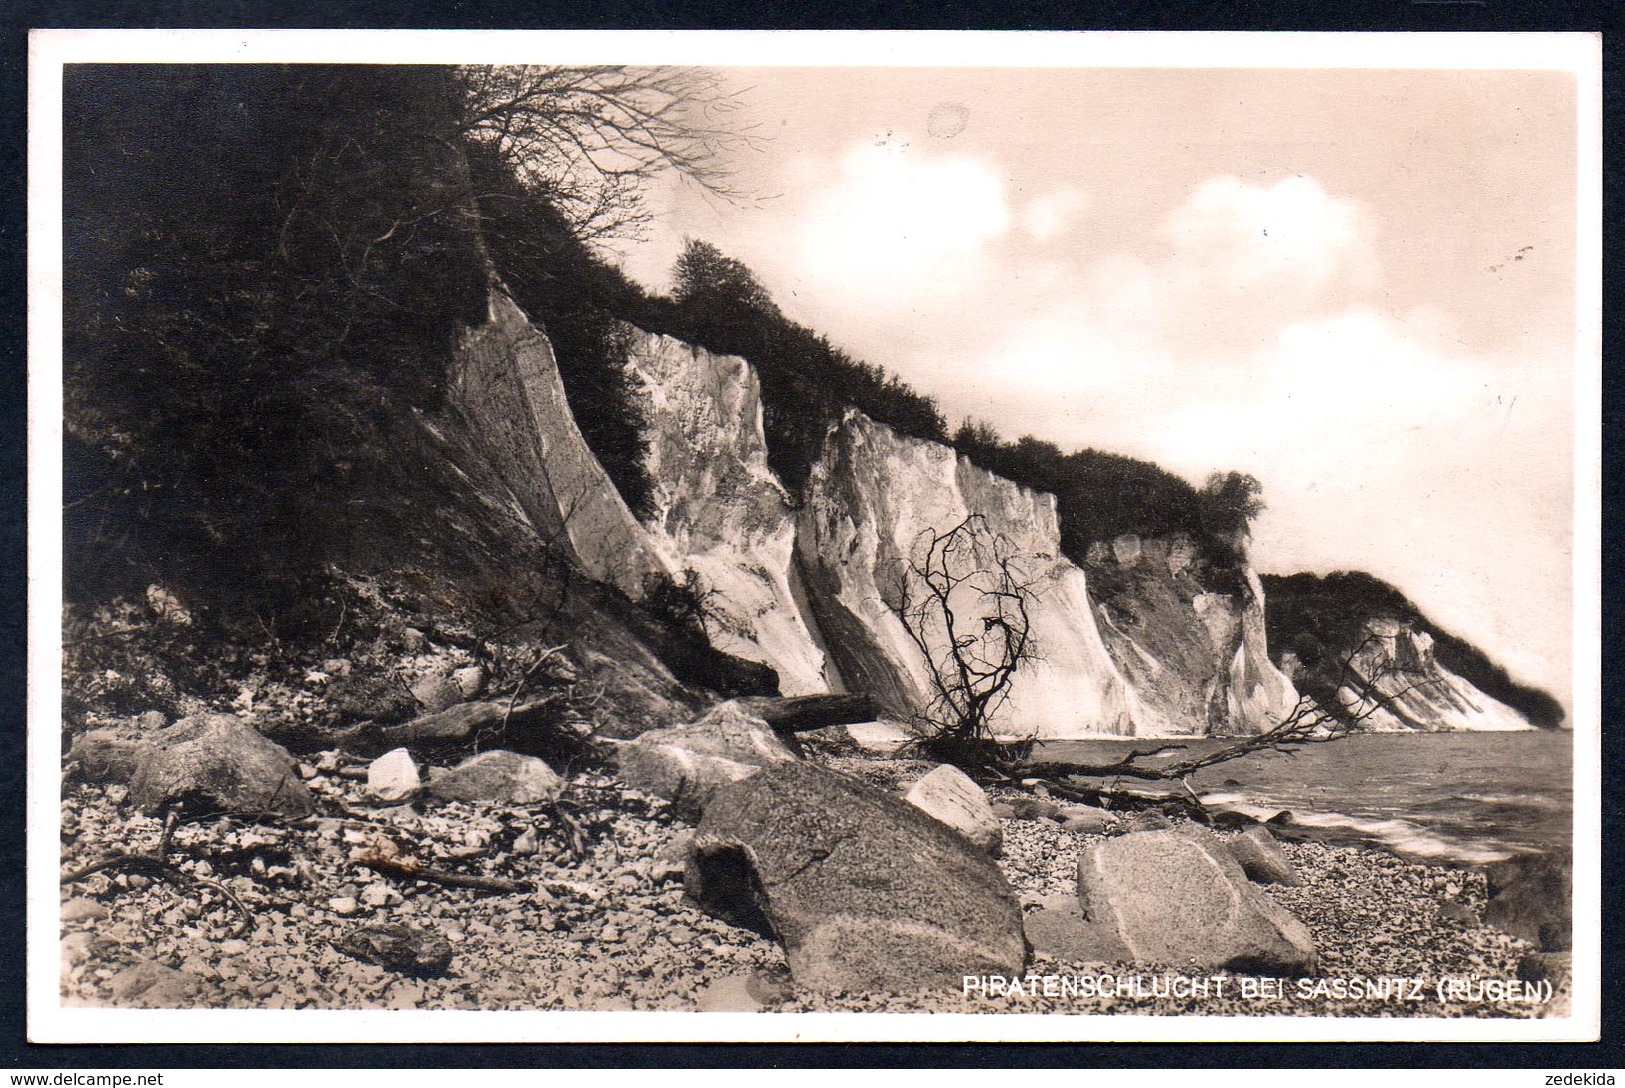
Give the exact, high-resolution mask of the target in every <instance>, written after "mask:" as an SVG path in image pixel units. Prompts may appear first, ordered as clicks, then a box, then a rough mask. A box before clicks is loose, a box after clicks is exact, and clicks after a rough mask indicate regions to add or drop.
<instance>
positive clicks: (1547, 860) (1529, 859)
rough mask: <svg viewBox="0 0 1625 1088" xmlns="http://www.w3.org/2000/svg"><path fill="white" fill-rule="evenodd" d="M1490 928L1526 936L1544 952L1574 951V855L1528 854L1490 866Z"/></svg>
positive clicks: (1487, 909)
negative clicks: (1572, 949) (1571, 949)
mask: <svg viewBox="0 0 1625 1088" xmlns="http://www.w3.org/2000/svg"><path fill="white" fill-rule="evenodd" d="M1484 877H1485V881H1486V884H1487V891H1488V892H1489V902H1488V903H1486V904H1485V905H1484V924H1485V925H1489V926H1494V927H1495V928H1496V929H1499V930H1501V931H1502V932H1503V933H1510V934H1512V935H1513V936H1514V937H1522V938H1523V939H1524V940H1526V941H1529V942H1531V943H1532V944H1534V945H1535V946H1536V947H1537V948H1539V949H1540V950H1541V951H1542V952H1566V951H1568V950H1569V949H1570V948H1572V947H1573V921H1572V920H1573V917H1574V855H1573V854H1572V853H1570V852H1569V851H1567V850H1560V851H1553V852H1552V853H1549V854H1523V855H1519V856H1518V857H1512V858H1508V859H1506V860H1505V861H1498V862H1496V863H1495V864H1493V865H1488V866H1486V867H1485V869H1484Z"/></svg>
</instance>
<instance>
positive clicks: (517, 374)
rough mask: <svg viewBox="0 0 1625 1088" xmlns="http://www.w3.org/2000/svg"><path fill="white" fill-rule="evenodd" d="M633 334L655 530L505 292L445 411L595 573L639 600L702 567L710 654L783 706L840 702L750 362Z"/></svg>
mask: <svg viewBox="0 0 1625 1088" xmlns="http://www.w3.org/2000/svg"><path fill="white" fill-rule="evenodd" d="M628 328H629V330H630V331H629V340H630V343H631V345H632V347H631V352H630V356H629V360H628V362H629V364H630V365H631V367H632V369H633V370H634V371H635V372H636V373H637V375H638V376H639V377H640V378H641V379H642V381H643V386H644V390H643V395H644V397H645V398H646V407H647V409H648V415H649V419H650V420H651V426H650V429H649V431H648V433H647V434H646V436H645V437H647V438H648V439H649V447H650V452H649V457H650V464H649V469H650V473H651V475H652V476H653V477H654V479H655V481H656V485H657V490H656V495H655V510H654V513H653V515H652V516H651V517H650V519H649V520H648V522H647V523H642V522H639V520H638V519H637V517H636V516H634V515H633V513H632V511H631V510H630V509H628V508H627V505H626V503H625V502H624V501H623V500H622V499H621V496H620V493H619V492H618V491H617V490H616V488H615V485H614V483H613V482H612V481H611V480H610V479H609V476H608V475H607V474H606V473H605V472H604V470H603V467H602V466H601V465H600V464H599V463H598V460H597V458H596V457H594V456H593V453H592V450H591V449H590V448H589V447H588V445H587V443H586V440H585V439H584V438H582V436H581V432H580V429H579V428H578V427H577V426H576V422H575V419H574V417H573V416H572V415H571V413H570V407H569V403H568V401H567V400H566V399H565V393H564V384H563V382H562V380H561V379H560V377H559V371H558V365H557V362H556V360H555V358H554V355H553V347H552V344H551V343H550V342H549V341H548V339H547V337H546V335H545V334H544V333H543V332H542V330H540V329H539V328H537V327H536V326H535V325H534V324H532V323H531V321H530V319H529V318H528V317H526V315H525V314H524V312H523V311H522V310H520V308H519V307H518V305H517V304H515V303H514V301H513V300H512V299H511V298H509V297H508V295H507V294H506V292H504V291H503V290H502V289H501V288H500V287H499V286H495V285H494V286H493V287H492V288H491V293H490V310H489V317H488V320H487V322H486V323H485V324H484V325H481V326H479V327H477V328H474V329H469V330H467V331H466V332H465V333H464V335H463V337H462V339H461V342H460V343H459V345H458V348H457V352H456V361H455V365H454V366H453V368H452V373H451V379H450V386H449V390H448V401H449V403H450V405H451V407H452V408H453V409H454V410H455V411H456V412H457V413H458V414H460V415H461V416H462V417H463V419H464V420H465V422H466V424H467V425H468V427H469V429H470V430H471V431H472V432H473V433H475V434H477V435H479V438H480V442H481V445H482V447H483V448H484V449H485V451H486V453H487V455H488V457H489V458H490V460H491V461H492V463H493V464H495V465H496V467H497V470H498V472H499V473H500V474H501V475H502V477H503V481H504V483H506V484H507V487H508V490H509V492H510V494H511V495H512V497H513V499H514V501H515V504H516V506H517V510H516V511H515V513H516V515H517V516H521V517H522V518H523V519H524V520H526V521H528V522H529V523H530V524H531V525H532V526H533V528H534V529H535V530H536V532H537V533H538V534H539V535H540V536H541V537H542V538H543V539H548V540H554V541H556V542H558V543H560V544H562V545H563V546H565V547H567V548H568V550H569V553H570V555H571V557H572V558H573V559H575V561H576V562H577V563H579V564H580V566H581V568H582V569H583V570H584V571H585V572H586V573H587V575H588V576H589V577H591V578H593V579H594V580H596V581H600V582H606V583H608V584H610V585H613V586H615V587H616V588H617V589H619V590H621V592H623V593H625V594H626V595H627V596H629V597H631V598H632V599H634V600H639V599H641V598H642V597H643V596H644V594H645V592H646V590H647V589H648V585H649V583H648V580H649V578H650V577H651V576H663V577H666V578H676V579H682V578H684V577H686V576H687V574H688V572H693V573H695V574H697V575H698V576H699V578H700V580H701V582H702V583H703V584H704V585H705V586H706V587H708V588H710V589H711V590H713V591H714V593H713V594H712V595H711V596H710V597H709V598H708V599H707V601H706V605H707V609H708V614H707V616H706V621H705V622H706V633H707V636H708V637H709V639H710V641H711V643H712V645H713V646H715V647H716V648H717V649H719V650H722V651H723V652H725V653H730V654H733V655H735V656H736V657H741V658H744V659H746V660H749V661H757V662H760V663H762V664H765V665H768V666H770V667H772V668H773V669H774V670H776V671H777V672H778V674H779V690H780V691H781V693H783V694H785V695H802V694H809V693H814V692H822V691H828V690H829V683H828V681H827V679H826V678H825V676H824V658H823V653H822V652H821V651H820V650H819V649H818V648H817V646H816V645H815V644H814V642H813V638H812V636H811V634H810V633H809V632H808V630H807V628H806V625H805V624H804V623H803V622H802V619H801V613H800V609H799V608H798V607H797V606H796V604H795V602H794V600H793V599H792V596H791V591H790V585H789V577H790V569H791V555H792V552H793V550H794V541H795V522H794V519H793V517H792V513H791V510H790V507H789V504H788V502H787V500H786V497H785V494H784V489H783V488H782V487H781V486H780V485H779V482H778V481H777V480H776V479H775V478H774V477H773V475H772V473H771V472H769V471H768V468H767V446H766V444H765V442H764V441H763V438H762V424H761V398H760V396H759V394H758V391H757V385H756V376H755V373H754V372H753V371H752V370H751V369H750V367H749V366H748V365H747V364H746V363H745V361H744V360H742V359H737V358H732V357H729V356H717V355H712V354H711V353H710V352H707V351H704V350H701V349H698V348H691V347H689V346H688V345H686V344H682V343H679V342H678V341H676V340H672V339H671V338H669V337H663V336H651V335H649V334H647V333H644V332H642V331H640V330H632V329H630V327H628Z"/></svg>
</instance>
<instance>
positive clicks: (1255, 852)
mask: <svg viewBox="0 0 1625 1088" xmlns="http://www.w3.org/2000/svg"><path fill="white" fill-rule="evenodd" d="M1226 845H1227V846H1229V848H1230V854H1231V856H1232V857H1234V858H1235V859H1236V861H1237V862H1238V863H1239V864H1240V865H1241V871H1242V872H1244V873H1246V874H1247V876H1248V878H1249V879H1251V880H1253V881H1255V882H1257V883H1259V884H1279V885H1281V886H1282V887H1286V888H1301V887H1303V877H1301V876H1299V875H1298V871H1297V870H1296V869H1294V868H1293V867H1292V862H1290V861H1288V860H1287V856H1286V854H1285V853H1284V852H1283V851H1282V850H1281V844H1280V843H1278V842H1276V841H1275V836H1274V835H1271V834H1270V833H1269V832H1268V831H1267V830H1265V829H1264V827H1263V826H1262V825H1254V826H1253V827H1249V828H1248V829H1247V830H1246V831H1243V832H1242V833H1241V834H1240V835H1237V836H1236V837H1235V838H1233V839H1230V840H1229V841H1228V842H1227V843H1226Z"/></svg>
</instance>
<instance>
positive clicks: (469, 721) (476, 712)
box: [339, 695, 557, 755]
mask: <svg viewBox="0 0 1625 1088" xmlns="http://www.w3.org/2000/svg"><path fill="white" fill-rule="evenodd" d="M556 701H557V697H556V696H555V695H544V696H541V697H539V698H536V699H530V700H527V701H525V702H523V703H518V704H515V705H512V706H510V705H509V702H508V700H507V699H496V700H487V699H482V700H478V701H476V702H471V703H458V704H457V705H456V706H453V707H448V708H446V709H445V710H437V711H435V712H434V713H433V714H423V715H420V716H418V717H416V718H413V719H411V720H410V721H405V722H401V723H400V724H398V725H372V724H369V725H368V726H366V727H365V728H362V729H356V730H353V731H350V732H347V733H345V734H343V735H342V737H341V738H339V746H340V747H342V748H343V749H344V750H345V751H348V752H354V753H356V754H358V755H364V754H368V752H369V750H371V749H377V750H378V751H387V750H389V749H391V748H410V747H414V746H418V747H425V748H433V747H436V746H450V745H457V744H462V743H464V742H466V741H469V740H471V739H473V738H474V737H476V736H478V735H479V734H480V733H482V732H484V731H485V730H488V729H495V728H497V727H498V726H501V725H503V724H504V723H506V724H507V725H508V726H510V727H521V726H525V725H528V724H530V722H529V719H531V718H533V717H536V716H538V715H540V714H541V713H542V712H544V711H545V710H546V709H547V708H549V707H551V706H552V705H553V704H554V703H555V702H556Z"/></svg>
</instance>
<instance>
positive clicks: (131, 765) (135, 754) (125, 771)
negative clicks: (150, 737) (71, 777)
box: [67, 729, 146, 782]
mask: <svg viewBox="0 0 1625 1088" xmlns="http://www.w3.org/2000/svg"><path fill="white" fill-rule="evenodd" d="M145 747H146V741H145V740H142V739H139V738H136V737H133V736H130V735H129V734H127V733H125V732H121V731H119V730H115V729H92V730H90V731H89V732H86V733H80V734H79V735H78V736H77V737H74V738H73V745H72V747H70V748H69V749H68V756H67V761H68V762H69V763H77V764H78V765H79V773H80V774H82V775H84V776H85V778H86V779H87V780H89V781H91V782H128V781H129V780H130V779H131V778H133V777H135V772H136V768H137V767H139V766H140V765H141V752H142V749H143V748H145Z"/></svg>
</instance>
